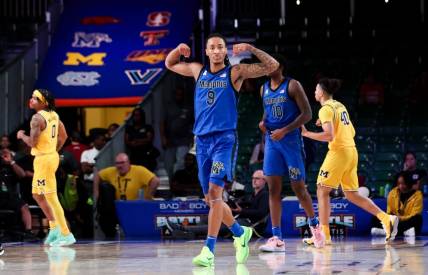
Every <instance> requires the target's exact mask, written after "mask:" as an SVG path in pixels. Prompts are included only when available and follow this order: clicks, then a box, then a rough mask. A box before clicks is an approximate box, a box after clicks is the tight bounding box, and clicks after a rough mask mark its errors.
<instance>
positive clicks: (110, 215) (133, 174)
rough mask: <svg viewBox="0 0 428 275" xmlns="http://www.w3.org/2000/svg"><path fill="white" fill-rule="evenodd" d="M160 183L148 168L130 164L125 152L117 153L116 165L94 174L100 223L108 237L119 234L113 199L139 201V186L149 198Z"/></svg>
mask: <svg viewBox="0 0 428 275" xmlns="http://www.w3.org/2000/svg"><path fill="white" fill-rule="evenodd" d="M102 182H106V184H101V183H102ZM159 183H160V180H159V178H158V177H156V175H155V174H153V173H152V172H150V171H149V170H148V169H146V168H145V167H143V166H140V165H131V163H130V161H129V158H128V155H126V154H125V153H119V154H118V155H117V156H116V159H115V167H108V168H105V169H102V170H100V171H99V172H98V173H97V174H96V175H95V178H94V198H95V200H98V214H99V223H100V227H101V229H102V230H103V232H104V233H105V235H106V237H109V238H110V237H114V236H115V233H116V231H115V228H116V227H115V226H116V224H117V217H116V215H115V213H116V211H115V207H114V200H137V199H138V198H139V190H140V189H143V190H144V199H147V200H150V199H152V198H153V195H154V193H155V191H156V189H157V187H158V186H159ZM98 198H99V199H98Z"/></svg>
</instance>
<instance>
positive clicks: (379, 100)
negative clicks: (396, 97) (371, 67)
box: [359, 73, 385, 105]
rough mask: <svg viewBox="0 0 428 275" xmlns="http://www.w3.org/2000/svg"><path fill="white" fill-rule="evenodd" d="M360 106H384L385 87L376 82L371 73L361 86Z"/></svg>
mask: <svg viewBox="0 0 428 275" xmlns="http://www.w3.org/2000/svg"><path fill="white" fill-rule="evenodd" d="M359 94H360V100H359V101H360V104H373V105H377V104H379V105H383V103H384V97H385V87H384V85H383V83H381V82H378V81H376V79H375V77H374V75H373V73H369V74H368V76H367V78H366V80H365V81H364V82H363V83H362V84H361V86H360V91H359Z"/></svg>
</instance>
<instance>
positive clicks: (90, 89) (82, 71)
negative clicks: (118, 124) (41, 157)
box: [37, 0, 199, 106]
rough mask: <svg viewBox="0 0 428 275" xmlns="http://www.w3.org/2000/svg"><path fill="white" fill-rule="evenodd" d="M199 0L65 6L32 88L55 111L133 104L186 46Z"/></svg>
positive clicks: (79, 0) (73, 1)
mask: <svg viewBox="0 0 428 275" xmlns="http://www.w3.org/2000/svg"><path fill="white" fill-rule="evenodd" d="M198 8H199V0H186V1H185V4H184V1H178V0H157V1H150V0H139V1H136V0H121V1H113V0H91V1H86V0H69V1H66V3H65V9H64V13H63V14H62V16H61V21H60V23H59V27H58V29H57V30H56V33H55V35H54V37H53V40H52V45H51V47H50V48H49V51H48V54H47V57H46V60H45V62H44V65H43V68H42V71H41V74H40V77H39V79H38V81H37V87H40V88H45V89H48V90H50V91H52V92H53V93H54V95H55V97H56V99H57V105H58V106H90V105H92V106H93V105H131V104H136V103H138V102H139V101H140V100H141V99H142V98H143V97H144V95H145V94H146V93H147V92H148V90H149V89H150V87H151V86H152V85H153V84H154V83H155V82H156V80H157V79H159V77H160V76H161V75H162V72H163V71H164V70H165V67H164V60H165V57H166V55H167V54H168V53H169V52H170V51H171V50H172V49H174V48H175V47H176V46H177V45H178V44H179V43H181V42H188V41H189V38H190V35H191V33H192V27H193V25H194V23H195V19H197V11H198Z"/></svg>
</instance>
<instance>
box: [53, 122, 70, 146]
mask: <svg viewBox="0 0 428 275" xmlns="http://www.w3.org/2000/svg"><path fill="white" fill-rule="evenodd" d="M67 137H68V135H67V131H66V130H65V127H64V124H63V123H62V121H61V120H60V121H59V127H58V141H57V145H56V150H57V151H59V150H61V148H62V146H64V143H65V142H66V141H67Z"/></svg>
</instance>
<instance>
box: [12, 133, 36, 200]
mask: <svg viewBox="0 0 428 275" xmlns="http://www.w3.org/2000/svg"><path fill="white" fill-rule="evenodd" d="M18 145H19V146H18V147H19V151H18V152H17V153H16V155H15V160H16V163H17V164H18V165H19V166H20V167H21V168H22V169H23V170H24V173H25V175H24V177H19V183H20V185H19V187H20V188H19V189H20V193H21V198H22V199H23V200H24V201H25V202H26V203H27V204H29V205H37V202H36V201H35V200H34V198H33V192H32V189H33V187H32V184H33V183H32V182H33V174H34V171H33V161H34V156H32V155H31V153H30V152H31V147H30V146H28V145H27V144H25V142H23V141H22V140H19V141H18Z"/></svg>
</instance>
